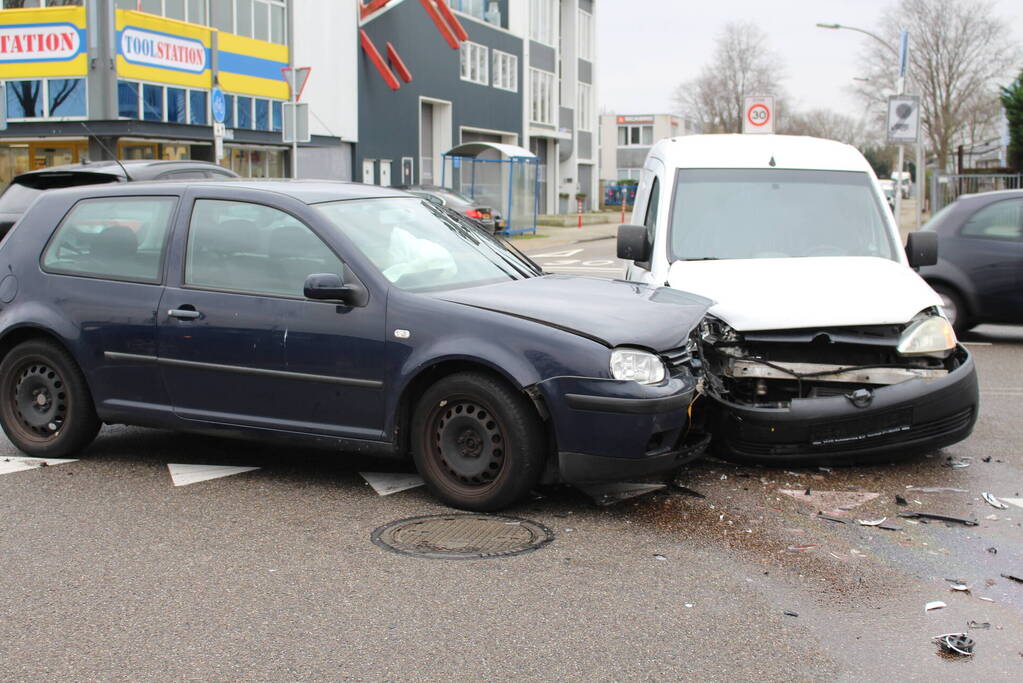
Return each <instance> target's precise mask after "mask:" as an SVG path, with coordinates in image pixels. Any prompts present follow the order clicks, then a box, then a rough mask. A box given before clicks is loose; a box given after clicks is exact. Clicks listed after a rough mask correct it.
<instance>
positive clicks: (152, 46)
mask: <svg viewBox="0 0 1023 683" xmlns="http://www.w3.org/2000/svg"><path fill="white" fill-rule="evenodd" d="M118 51H119V52H120V54H121V56H122V57H124V59H125V60H126V61H128V62H130V63H131V64H138V65H141V66H155V67H157V68H160V69H173V70H175V71H185V72H188V73H193V74H200V73H202V72H203V71H205V70H206V69H208V68H209V66H208V64H209V53H208V51H207V49H206V46H205V45H203V44H202V42H201V41H198V40H193V39H191V38H185V37H182V36H172V35H170V34H167V33H159V32H157V31H147V30H145V29H141V28H136V27H134V26H126V27H125V28H124V29H123V30H122V31H121V38H120V43H119V46H118Z"/></svg>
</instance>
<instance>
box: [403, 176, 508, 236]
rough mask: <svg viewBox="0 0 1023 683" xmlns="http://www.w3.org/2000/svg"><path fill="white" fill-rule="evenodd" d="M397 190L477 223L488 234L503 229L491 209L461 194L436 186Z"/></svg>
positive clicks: (497, 216)
mask: <svg viewBox="0 0 1023 683" xmlns="http://www.w3.org/2000/svg"><path fill="white" fill-rule="evenodd" d="M397 189H399V190H405V191H406V192H410V193H412V194H414V195H416V196H418V197H423V198H424V199H428V200H430V201H431V202H433V203H434V204H439V205H440V206H446V207H448V208H449V209H452V210H454V211H457V212H458V213H460V214H462V215H463V216H466V217H468V218H471V219H473V220H474V221H477V222H479V223H480V224H481V225H482V226H483V228H484V229H485V230H486V231H487V232H489V233H490V234H494V233H496V232H497V231H499V230H503V229H504V220H503V219H502V218H501V216H500V215H498V213H497V212H496V211H494V209H493V208H492V207H489V206H485V205H483V204H481V203H479V202H478V201H476V200H475V199H473V198H472V197H467V196H465V195H464V194H462V193H461V192H456V191H455V190H452V189H450V188H447V187H438V186H436V185H399V186H398V187H397Z"/></svg>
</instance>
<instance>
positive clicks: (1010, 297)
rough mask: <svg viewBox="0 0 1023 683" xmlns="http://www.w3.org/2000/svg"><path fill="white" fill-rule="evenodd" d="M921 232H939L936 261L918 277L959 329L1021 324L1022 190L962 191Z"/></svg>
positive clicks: (1022, 275) (1022, 304) (960, 330)
mask: <svg viewBox="0 0 1023 683" xmlns="http://www.w3.org/2000/svg"><path fill="white" fill-rule="evenodd" d="M923 230H926V231H929V232H934V233H936V234H937V235H938V263H937V265H934V266H928V267H926V268H922V269H921V270H920V275H921V277H923V278H924V280H926V281H927V283H928V284H930V285H931V287H933V288H934V291H936V292H937V293H938V294H939V295H940V296H941V298H942V301H943V307H942V308H943V309H944V313H945V315H946V317H948V319H949V321H950V322H952V324H953V326H954V327H955V329H956V332H959V333H962V332H965V331H966V330H968V329H970V328H971V327H974V326H976V325H979V324H981V323H1017V324H1018V323H1023V190H1006V191H1001V192H985V193H983V194H973V195H963V196H961V197H960V198H959V199H957V200H956V201H955V202H953V203H952V204H949V205H948V206H946V207H945V208H944V209H942V210H941V211H939V212H938V213H937V214H935V216H934V218H932V219H931V220H930V221H928V222H927V224H926V225H925V226H924V227H923Z"/></svg>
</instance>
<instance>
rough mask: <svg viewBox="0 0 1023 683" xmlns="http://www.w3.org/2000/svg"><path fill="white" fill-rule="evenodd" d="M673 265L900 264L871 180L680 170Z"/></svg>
mask: <svg viewBox="0 0 1023 683" xmlns="http://www.w3.org/2000/svg"><path fill="white" fill-rule="evenodd" d="M677 173H678V175H677V177H676V181H675V197H674V200H673V204H672V211H671V225H670V233H669V251H670V256H671V260H672V261H685V260H706V259H751V258H792V257H804V256H877V257H880V258H886V259H891V260H898V257H897V255H896V254H897V252H896V246H895V244H894V243H893V240H892V237H891V235H890V234H889V232H888V224H887V222H886V220H885V214H884V213H883V212H884V211H887V208H886V207H883V206H882V205H881V202H880V200H879V199H878V197H877V195H876V194H875V193H874V189H873V183H872V182H871V178H870V176H869V175H868V174H867V173H864V172H858V171H803V170H786V169H733V168H726V169H680V170H679V171H678V172H677Z"/></svg>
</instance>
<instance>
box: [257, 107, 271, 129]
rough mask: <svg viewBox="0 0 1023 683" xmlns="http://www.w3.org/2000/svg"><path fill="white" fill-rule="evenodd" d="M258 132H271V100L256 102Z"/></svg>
mask: <svg viewBox="0 0 1023 683" xmlns="http://www.w3.org/2000/svg"><path fill="white" fill-rule="evenodd" d="M255 104H256V120H255V123H256V125H255V128H256V130H270V100H256V103H255Z"/></svg>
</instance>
